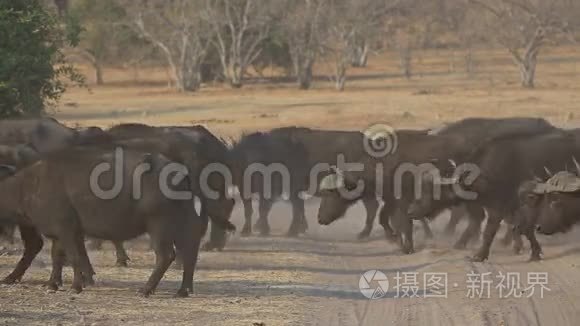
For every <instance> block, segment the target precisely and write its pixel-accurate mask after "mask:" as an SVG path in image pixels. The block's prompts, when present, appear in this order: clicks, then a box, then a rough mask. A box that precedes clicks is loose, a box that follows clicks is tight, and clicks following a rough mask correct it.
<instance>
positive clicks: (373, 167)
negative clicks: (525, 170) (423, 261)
mask: <svg viewBox="0 0 580 326" xmlns="http://www.w3.org/2000/svg"><path fill="white" fill-rule="evenodd" d="M397 138H398V150H397V151H396V152H394V153H391V154H390V155H387V156H385V157H380V158H375V157H371V156H369V155H366V156H363V157H361V158H360V159H359V160H358V161H357V162H358V163H362V165H363V169H362V171H347V170H344V169H341V168H340V167H338V168H337V169H336V171H337V173H336V174H333V175H330V176H328V177H327V178H325V179H323V181H322V182H321V188H324V189H325V192H324V195H323V196H322V202H321V204H320V209H319V212H318V220H319V222H320V223H321V224H328V223H330V222H331V221H333V220H334V219H336V218H337V217H338V216H340V214H342V213H343V211H344V210H345V209H346V207H348V205H350V204H351V203H352V202H354V201H356V200H358V199H359V198H360V196H362V193H364V191H372V192H374V193H377V191H379V190H380V191H381V193H382V197H383V200H384V201H385V205H384V207H383V210H382V212H381V224H383V225H385V224H388V223H390V224H392V227H393V228H394V229H395V230H396V231H397V232H398V234H397V236H398V237H399V240H400V241H401V247H402V249H403V251H404V252H405V253H412V252H413V251H414V249H413V239H412V222H413V220H412V219H410V218H407V216H406V214H405V212H406V207H407V206H408V205H409V202H410V201H411V200H412V198H413V186H414V185H415V183H416V181H415V180H414V178H413V176H414V173H404V174H401V175H399V172H398V171H403V170H402V169H403V168H406V166H407V165H409V166H411V165H412V166H420V164H423V163H430V162H432V161H433V160H437V159H439V158H442V157H443V158H445V159H447V158H451V157H461V156H462V155H465V151H466V146H465V142H466V140H465V139H464V138H463V137H455V136H435V135H426V134H424V133H416V132H413V131H405V130H400V131H398V132H397ZM411 149H412V150H411ZM378 167H379V168H380V169H379V170H380V172H381V174H380V175H379V174H377V168H378ZM410 172H412V171H410ZM419 180H420V176H419ZM359 183H360V184H362V185H364V189H365V190H364V191H363V192H359V193H358V194H357V193H353V194H351V195H352V196H351V197H350V198H348V196H345V193H344V191H345V190H347V191H349V192H353V191H354V190H355V189H356V188H357V184H359ZM425 216H429V217H433V216H435V214H434V215H431V214H428V215H427V214H426V215H421V216H417V219H423V218H424V217H425ZM470 231H471V229H470ZM471 234H472V233H467V231H466V233H464V236H463V237H464V238H466V239H467V240H468V239H469V237H470V235H471ZM467 240H466V241H467Z"/></svg>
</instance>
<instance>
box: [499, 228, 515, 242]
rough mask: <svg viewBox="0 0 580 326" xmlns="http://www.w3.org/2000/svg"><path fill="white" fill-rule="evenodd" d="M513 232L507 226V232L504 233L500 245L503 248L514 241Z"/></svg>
mask: <svg viewBox="0 0 580 326" xmlns="http://www.w3.org/2000/svg"><path fill="white" fill-rule="evenodd" d="M514 236H515V234H514V232H513V230H512V228H510V227H509V225H507V230H506V232H505V235H504V237H503V239H501V245H502V246H504V247H507V246H509V245H510V244H511V243H512V242H513V241H514Z"/></svg>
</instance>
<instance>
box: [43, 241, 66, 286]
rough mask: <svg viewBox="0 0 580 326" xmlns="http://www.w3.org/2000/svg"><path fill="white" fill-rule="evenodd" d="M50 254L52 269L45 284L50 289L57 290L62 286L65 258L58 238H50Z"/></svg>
mask: <svg viewBox="0 0 580 326" xmlns="http://www.w3.org/2000/svg"><path fill="white" fill-rule="evenodd" d="M50 256H51V259H52V271H51V273H50V278H49V279H48V282H47V285H48V288H50V289H51V290H54V291H56V290H58V288H59V287H60V286H62V267H63V266H64V263H65V260H66V254H65V252H64V249H62V247H61V246H60V243H59V241H58V240H56V239H55V240H52V247H51V248H50Z"/></svg>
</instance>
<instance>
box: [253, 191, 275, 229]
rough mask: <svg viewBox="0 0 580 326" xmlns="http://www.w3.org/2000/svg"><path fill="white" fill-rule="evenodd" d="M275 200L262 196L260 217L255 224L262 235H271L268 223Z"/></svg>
mask: <svg viewBox="0 0 580 326" xmlns="http://www.w3.org/2000/svg"><path fill="white" fill-rule="evenodd" d="M273 204H274V201H273V200H272V199H266V198H260V207H259V209H258V213H259V217H258V221H257V222H256V225H255V226H254V227H255V228H256V229H258V232H260V235H262V236H267V235H270V223H268V215H269V214H270V210H271V209H272V205H273Z"/></svg>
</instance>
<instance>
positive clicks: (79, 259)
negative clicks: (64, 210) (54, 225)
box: [58, 222, 92, 293]
mask: <svg viewBox="0 0 580 326" xmlns="http://www.w3.org/2000/svg"><path fill="white" fill-rule="evenodd" d="M65 223H67V224H66V226H64V227H61V230H60V232H59V234H58V240H59V242H60V243H61V244H62V247H63V248H64V251H65V254H66V257H67V258H68V259H69V260H70V261H71V263H72V267H73V282H72V286H71V289H72V290H73V291H74V292H75V293H80V292H82V290H83V284H84V283H85V281H84V278H83V274H84V275H89V274H91V272H92V267H91V266H90V262H88V259H87V257H88V256H87V255H86V249H85V243H84V236H83V233H82V230H81V229H80V227H79V226H78V225H75V224H76V223H73V224H72V225H71V224H69V223H68V222H65ZM63 224H64V223H63ZM87 263H88V264H87ZM91 277H92V275H91Z"/></svg>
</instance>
